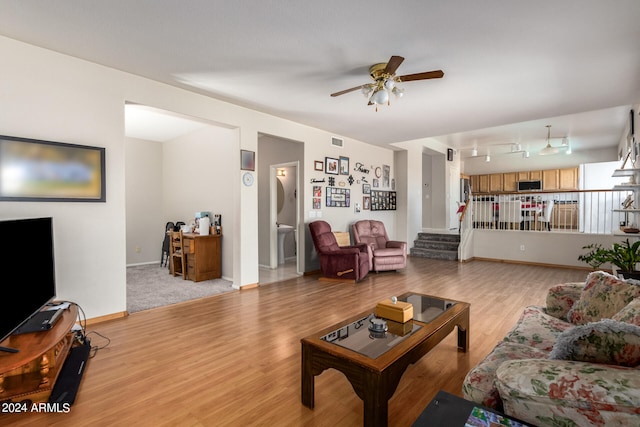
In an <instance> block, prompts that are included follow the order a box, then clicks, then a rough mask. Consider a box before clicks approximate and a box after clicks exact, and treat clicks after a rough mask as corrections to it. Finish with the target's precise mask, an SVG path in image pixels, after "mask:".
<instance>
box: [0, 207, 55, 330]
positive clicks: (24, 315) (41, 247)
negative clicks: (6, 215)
mask: <svg viewBox="0 0 640 427" xmlns="http://www.w3.org/2000/svg"><path fill="white" fill-rule="evenodd" d="M0 236H2V242H3V243H2V245H0V259H1V260H2V264H3V265H4V266H5V267H10V268H11V270H12V271H13V272H14V273H15V274H14V275H13V276H14V278H13V279H11V280H9V279H7V278H5V279H3V281H2V291H1V292H2V293H1V295H2V297H3V298H2V301H3V303H4V305H5V309H4V310H2V316H1V317H0V342H1V341H4V340H5V339H6V338H7V337H8V336H10V335H11V334H12V333H13V332H14V331H15V330H16V329H18V328H19V327H20V326H21V325H22V324H24V323H26V322H27V320H29V319H30V318H31V317H32V316H33V315H34V314H36V313H37V312H39V311H40V310H41V309H42V308H43V307H44V306H45V305H46V304H47V303H48V302H50V301H51V300H53V299H54V298H55V296H56V278H55V262H54V254H53V219H52V218H31V219H15V220H2V221H0Z"/></svg>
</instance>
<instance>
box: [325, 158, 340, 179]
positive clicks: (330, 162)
mask: <svg viewBox="0 0 640 427" xmlns="http://www.w3.org/2000/svg"><path fill="white" fill-rule="evenodd" d="M338 166H339V165H338V159H334V158H333V157H325V158H324V172H325V173H328V174H330V175H338V171H339V167H338Z"/></svg>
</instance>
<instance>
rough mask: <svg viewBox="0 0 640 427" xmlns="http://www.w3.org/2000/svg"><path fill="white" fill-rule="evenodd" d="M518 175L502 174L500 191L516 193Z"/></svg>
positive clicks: (515, 173) (511, 173) (512, 173)
mask: <svg viewBox="0 0 640 427" xmlns="http://www.w3.org/2000/svg"><path fill="white" fill-rule="evenodd" d="M518 175H519V173H518V172H507V173H503V174H502V191H518ZM527 175H528V174H527Z"/></svg>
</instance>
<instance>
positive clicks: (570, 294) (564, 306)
mask: <svg viewBox="0 0 640 427" xmlns="http://www.w3.org/2000/svg"><path fill="white" fill-rule="evenodd" d="M583 289H584V282H571V283H563V284H561V285H556V286H554V287H552V288H550V289H549V292H548V293H547V307H546V309H545V311H546V313H547V314H549V315H551V316H553V317H557V318H558V319H562V320H565V321H566V320H567V313H569V310H570V309H571V307H573V303H575V302H576V301H578V300H579V299H580V295H581V294H582V290H583Z"/></svg>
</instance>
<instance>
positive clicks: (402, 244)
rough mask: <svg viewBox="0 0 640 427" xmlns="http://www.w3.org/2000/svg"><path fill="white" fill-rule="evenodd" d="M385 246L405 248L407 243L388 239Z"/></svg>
mask: <svg viewBox="0 0 640 427" xmlns="http://www.w3.org/2000/svg"><path fill="white" fill-rule="evenodd" d="M387 248H401V249H406V248H407V243H406V242H400V241H397V240H388V241H387Z"/></svg>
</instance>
